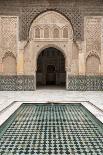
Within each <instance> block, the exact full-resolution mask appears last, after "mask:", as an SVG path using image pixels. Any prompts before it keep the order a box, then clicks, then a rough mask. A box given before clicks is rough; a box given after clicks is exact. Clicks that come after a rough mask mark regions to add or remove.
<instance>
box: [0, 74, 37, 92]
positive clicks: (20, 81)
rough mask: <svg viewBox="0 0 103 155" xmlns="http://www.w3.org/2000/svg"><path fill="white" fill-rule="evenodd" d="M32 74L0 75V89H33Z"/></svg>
mask: <svg viewBox="0 0 103 155" xmlns="http://www.w3.org/2000/svg"><path fill="white" fill-rule="evenodd" d="M34 83H35V82H34V76H32V75H30V76H25V75H23V76H22V75H19V76H2V75H1V76H0V91H21V90H24V91H33V90H34V89H35V88H34V87H35V86H34Z"/></svg>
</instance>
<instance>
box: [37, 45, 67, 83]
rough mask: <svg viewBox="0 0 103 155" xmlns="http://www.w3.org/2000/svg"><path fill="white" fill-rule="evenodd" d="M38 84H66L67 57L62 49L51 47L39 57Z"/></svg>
mask: <svg viewBox="0 0 103 155" xmlns="http://www.w3.org/2000/svg"><path fill="white" fill-rule="evenodd" d="M36 81H37V86H65V83H66V73H65V58H64V55H63V54H62V52H61V51H59V50H58V49H56V48H53V47H49V48H46V49H44V50H43V51H42V52H41V53H40V55H39V56H38V59H37V74H36Z"/></svg>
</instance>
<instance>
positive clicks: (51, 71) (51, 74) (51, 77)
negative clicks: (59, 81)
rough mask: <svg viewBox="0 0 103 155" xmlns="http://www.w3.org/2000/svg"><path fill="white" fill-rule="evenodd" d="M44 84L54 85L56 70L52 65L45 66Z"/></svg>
mask: <svg viewBox="0 0 103 155" xmlns="http://www.w3.org/2000/svg"><path fill="white" fill-rule="evenodd" d="M46 85H56V70H55V66H54V65H48V66H47V72H46Z"/></svg>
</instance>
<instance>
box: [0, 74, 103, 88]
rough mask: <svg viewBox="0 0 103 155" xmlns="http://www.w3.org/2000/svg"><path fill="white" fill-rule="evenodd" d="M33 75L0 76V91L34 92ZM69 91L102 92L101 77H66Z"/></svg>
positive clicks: (102, 81) (102, 83)
mask: <svg viewBox="0 0 103 155" xmlns="http://www.w3.org/2000/svg"><path fill="white" fill-rule="evenodd" d="M35 80H36V79H35V77H34V76H33V75H19V76H17V75H16V76H2V75H1V76H0V91H34V90H35V88H36V83H35ZM67 83H68V90H69V91H103V76H68V81H67Z"/></svg>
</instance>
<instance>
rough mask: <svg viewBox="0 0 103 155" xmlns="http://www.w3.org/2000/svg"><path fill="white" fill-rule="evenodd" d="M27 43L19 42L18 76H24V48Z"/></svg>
mask: <svg viewBox="0 0 103 155" xmlns="http://www.w3.org/2000/svg"><path fill="white" fill-rule="evenodd" d="M26 43H27V42H26V41H21V42H19V46H18V53H17V75H23V74H24V67H23V65H24V58H23V56H24V47H25V45H26Z"/></svg>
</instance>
